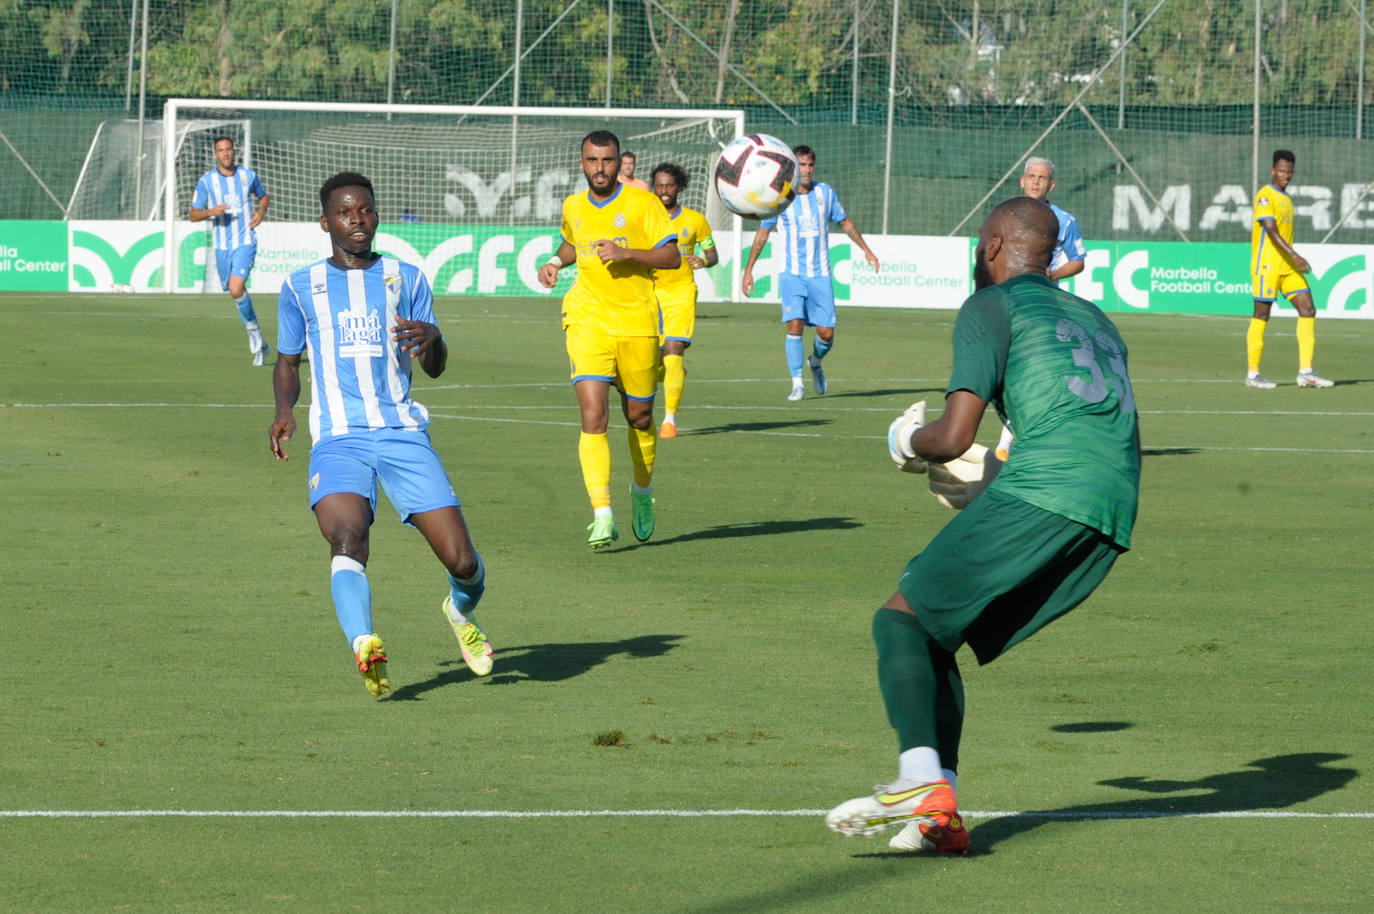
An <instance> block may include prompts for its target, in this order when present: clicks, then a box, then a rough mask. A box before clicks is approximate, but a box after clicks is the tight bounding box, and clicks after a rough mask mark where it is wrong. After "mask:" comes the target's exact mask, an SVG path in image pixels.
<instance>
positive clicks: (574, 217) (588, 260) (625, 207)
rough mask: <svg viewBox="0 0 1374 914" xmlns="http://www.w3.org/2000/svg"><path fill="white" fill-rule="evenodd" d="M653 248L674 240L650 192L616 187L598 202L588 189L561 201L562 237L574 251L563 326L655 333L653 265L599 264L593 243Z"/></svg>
mask: <svg viewBox="0 0 1374 914" xmlns="http://www.w3.org/2000/svg"><path fill="white" fill-rule="evenodd" d="M603 239H604V240H609V241H613V242H615V243H616V245H618V246H619V247H622V248H634V249H640V250H651V249H653V248H656V247H660V246H662V245H665V244H672V243H675V242H676V241H677V233H676V232H675V231H674V230H673V226H672V223H670V222H669V221H668V211H667V210H665V209H664V208H663V203H662V201H660V200H659V199H658V197H655V196H654V195H653V194H651V193H649V192H648V191H645V190H640V189H639V188H637V187H630V186H628V185H625V184H621V185H619V187H618V188H617V189H616V192H615V193H614V194H612V195H611V196H610V198H609V199H607V200H604V201H602V202H600V203H598V202H595V201H593V200H592V198H591V192H590V191H586V192H583V193H578V194H573V195H571V196H570V197H568V198H567V199H566V200H564V201H563V240H564V241H566V242H567V243H568V244H570V245H572V246H573V247H574V248H576V249H577V279H576V281H575V282H573V287H572V288H571V289H569V290H568V294H567V295H565V296H563V326H564V327H565V328H566V327H567V326H568V325H570V324H584V325H590V326H594V327H599V328H600V329H601V330H603V331H604V332H606V333H612V334H616V335H618V336H657V335H658V298H657V297H656V296H655V295H654V278H653V269H652V268H651V267H647V266H645V265H644V264H642V263H637V262H635V261H632V260H622V261H612V262H611V263H602V262H601V258H600V257H598V256H596V250H595V249H594V248H593V244H594V243H595V242H597V241H601V240H603Z"/></svg>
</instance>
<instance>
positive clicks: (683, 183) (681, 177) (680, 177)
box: [649, 162, 688, 190]
mask: <svg viewBox="0 0 1374 914" xmlns="http://www.w3.org/2000/svg"><path fill="white" fill-rule="evenodd" d="M659 172H663V173H665V174H667V175H670V176H671V177H672V179H673V182H674V183H675V184H677V189H678V190H686V189H687V181H688V178H687V172H686V170H684V169H683V168H682V166H680V165H674V164H673V163H672V162H663V163H661V164H659V165H655V166H654V170H653V171H651V172H649V185H650V186H653V183H654V179H655V178H657V177H658V173H659Z"/></svg>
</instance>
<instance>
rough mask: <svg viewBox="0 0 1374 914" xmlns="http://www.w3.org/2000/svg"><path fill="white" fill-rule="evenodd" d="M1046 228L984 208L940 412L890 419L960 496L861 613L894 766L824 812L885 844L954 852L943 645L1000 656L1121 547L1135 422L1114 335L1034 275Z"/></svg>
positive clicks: (958, 711) (954, 685) (934, 474)
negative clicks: (995, 437) (1005, 445)
mask: <svg viewBox="0 0 1374 914" xmlns="http://www.w3.org/2000/svg"><path fill="white" fill-rule="evenodd" d="M1058 228H1059V222H1058V219H1057V218H1056V217H1055V215H1054V212H1053V211H1052V210H1051V209H1050V208H1049V207H1048V206H1046V205H1045V204H1044V203H1042V202H1040V201H1038V200H1034V199H1031V198H1030V197H1017V198H1015V199H1012V200H1008V201H1006V202H1005V203H1002V204H1001V205H999V206H997V207H996V208H995V209H994V210H993V211H992V213H991V214H990V215H989V216H988V218H987V221H985V222H984V223H983V226H982V228H981V229H980V230H979V233H978V248H977V250H976V252H975V254H974V285H975V288H976V290H977V291H975V292H974V294H973V295H972V296H970V297H969V298H968V300H967V301H965V302H964V304H963V306H962V308H961V309H960V311H959V316H958V318H957V319H956V321H955V324H954V371H953V375H952V377H951V378H950V381H949V386H948V387H947V389H946V394H945V411H944V414H943V415H942V416H941V417H940V418H939V419H937V420H935V421H934V422H931V423H930V424H928V425H927V424H926V422H925V404H924V403H918V404H916V405H914V406H913V407H912V408H911V409H908V410H907V411H906V412H905V413H903V414H902V415H901V416H899V417H898V418H897V420H896V421H894V422H893V423H892V426H891V428H890V429H889V433H888V448H889V450H890V452H891V454H892V458H893V460H894V461H896V462H897V464H898V465H899V466H901V468H902V469H904V470H907V471H909V472H914V473H928V474H929V479H930V490H931V492H932V493H934V494H935V495H936V496H937V497H938V498H939V499H940V501H941V502H942V503H943V504H945V505H946V506H948V507H953V508H962V509H963V510H962V511H961V512H960V513H959V514H957V515H955V517H954V518H953V519H952V520H950V522H949V523H948V524H946V525H945V527H944V528H943V529H942V530H941V531H940V532H939V533H937V534H936V535H935V538H934V539H932V540H931V541H930V544H929V545H928V546H927V547H926V549H925V551H923V552H922V553H920V554H919V555H917V556H916V557H915V558H913V559H912V560H911V561H910V562H908V563H907V566H906V568H905V570H904V571H903V573H902V576H901V579H900V581H899V582H898V585H897V592H896V593H894V594H893V595H892V598H891V599H890V600H888V601H887V602H886V603H885V604H883V607H882V608H881V609H879V610H878V611H877V613H876V614H875V615H874V617H873V640H874V641H875V642H876V644H877V648H878V685H879V688H880V690H881V692H882V696H883V703H884V705H885V706H886V708H887V716H888V720H889V721H890V722H891V724H892V726H893V728H894V729H895V730H896V731H897V739H898V746H899V754H898V757H897V759H898V770H897V778H896V780H894V781H892V782H891V783H889V784H886V785H884V786H883V787H880V788H879V789H878V791H877V792H876V793H874V794H872V795H870V796H863V797H859V798H857V799H853V800H849V801H847V802H845V803H841V804H840V805H839V806H836V807H835V808H834V809H832V810H831V811H830V812H829V814H828V815H827V816H826V824H827V825H829V826H830V828H831V829H833V830H834V831H837V832H839V833H841V834H845V835H871V834H873V833H875V832H877V831H880V830H882V829H884V828H887V827H888V826H891V825H902V826H904V827H903V828H902V830H901V831H900V832H898V833H897V835H896V836H895V837H893V838H892V840H891V841H890V842H889V844H890V845H891V846H892V847H894V848H897V849H899V850H922V849H924V850H931V851H939V852H942V853H963V852H965V851H967V850H968V847H969V835H968V832H967V830H966V829H965V828H964V824H963V821H962V819H961V818H960V816H959V812H958V806H957V800H956V797H955V772H956V771H957V770H958V767H959V737H960V733H961V731H962V729H963V720H964V688H963V680H962V678H961V677H960V674H959V667H958V664H957V663H956V662H955V651H956V650H958V648H959V647H960V645H962V644H968V645H969V647H970V648H972V650H973V653H974V656H975V657H977V659H978V662H979V663H980V664H984V663H988V662H989V661H991V660H993V659H995V658H997V657H998V656H1000V655H1001V654H1002V653H1003V652H1005V651H1006V650H1007V649H1008V648H1010V647H1012V646H1013V645H1015V644H1017V643H1019V642H1020V641H1023V640H1024V639H1026V638H1028V637H1030V636H1031V635H1033V634H1034V633H1035V632H1037V631H1039V630H1040V629H1041V628H1043V627H1044V626H1046V625H1048V624H1049V623H1050V622H1051V621H1053V620H1054V619H1056V618H1058V617H1059V616H1061V615H1063V614H1064V613H1066V612H1068V611H1069V610H1071V609H1073V608H1074V607H1075V606H1077V605H1078V604H1079V603H1081V602H1083V600H1085V599H1087V597H1088V595H1089V594H1091V593H1092V592H1093V590H1094V589H1095V588H1096V587H1097V585H1098V584H1100V583H1101V582H1102V580H1103V578H1105V577H1106V576H1107V572H1108V571H1109V570H1110V569H1111V567H1112V564H1113V563H1114V562H1115V561H1116V558H1117V556H1119V555H1120V554H1121V553H1123V552H1125V551H1126V549H1128V548H1129V547H1130V544H1131V528H1132V526H1133V525H1134V523H1135V514H1136V504H1137V500H1138V495H1139V489H1140V433H1139V429H1138V427H1137V423H1136V411H1135V400H1134V398H1133V397H1132V395H1131V382H1130V380H1129V378H1128V377H1127V374H1126V346H1125V344H1124V343H1123V342H1122V340H1121V336H1120V334H1119V333H1117V330H1116V327H1115V326H1113V325H1112V322H1111V321H1110V320H1108V319H1107V316H1106V315H1105V314H1103V313H1102V311H1101V310H1099V309H1098V308H1097V307H1096V306H1095V305H1093V304H1092V303H1091V302H1087V301H1084V300H1083V299H1081V298H1077V297H1075V296H1073V295H1070V294H1069V293H1067V292H1065V291H1063V290H1061V289H1059V288H1058V287H1057V286H1056V285H1055V284H1054V283H1052V282H1051V281H1050V280H1048V279H1047V278H1046V277H1045V268H1046V267H1047V266H1048V264H1049V261H1050V255H1051V253H1052V252H1053V250H1054V245H1055V240H1056V237H1057V234H1058ZM989 403H991V404H993V406H994V407H995V408H996V410H997V413H998V415H999V416H1000V417H1001V419H1002V421H1003V422H1004V423H1006V424H1007V425H1008V426H1009V427H1010V428H1011V430H1012V432H1013V433H1014V434H1015V435H1016V448H1015V450H1013V451H1012V453H1011V457H1010V458H1009V460H1008V461H1007V463H1006V464H1005V465H1003V464H1002V463H1001V462H1000V461H999V460H997V459H996V457H994V456H993V455H992V453H991V452H989V451H987V449H986V448H983V447H982V446H981V445H978V444H975V443H974V440H973V439H974V435H975V434H976V433H977V431H978V424H979V422H980V421H981V419H982V417H983V412H984V410H985V409H986V407H987V405H988V404H989ZM985 490H986V491H985Z"/></svg>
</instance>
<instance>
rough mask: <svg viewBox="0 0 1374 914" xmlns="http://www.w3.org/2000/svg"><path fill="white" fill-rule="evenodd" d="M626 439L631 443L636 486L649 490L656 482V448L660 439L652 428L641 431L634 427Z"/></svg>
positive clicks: (631, 427)
mask: <svg viewBox="0 0 1374 914" xmlns="http://www.w3.org/2000/svg"><path fill="white" fill-rule="evenodd" d="M626 438H628V439H629V442H630V460H631V462H632V463H634V468H635V485H637V486H639V487H640V488H642V489H647V488H648V487H649V486H650V484H652V483H653V481H654V447H655V446H656V445H657V443H658V437H657V436H656V435H655V434H654V430H653V429H652V428H647V429H644V430H643V431H641V430H640V429H637V428H635V427H634V426H633V425H632V426H630V429H629V434H628V435H626Z"/></svg>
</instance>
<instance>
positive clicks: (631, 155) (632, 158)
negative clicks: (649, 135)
mask: <svg viewBox="0 0 1374 914" xmlns="http://www.w3.org/2000/svg"><path fill="white" fill-rule="evenodd" d="M620 157H621V158H622V159H629V160H630V161H631V162H637V161H639V160H638V159H637V158H636V157H635V154H634V153H633V152H630V151H629V150H628V149H627V150H625V151H624V152H622V153H621V154H620Z"/></svg>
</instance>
